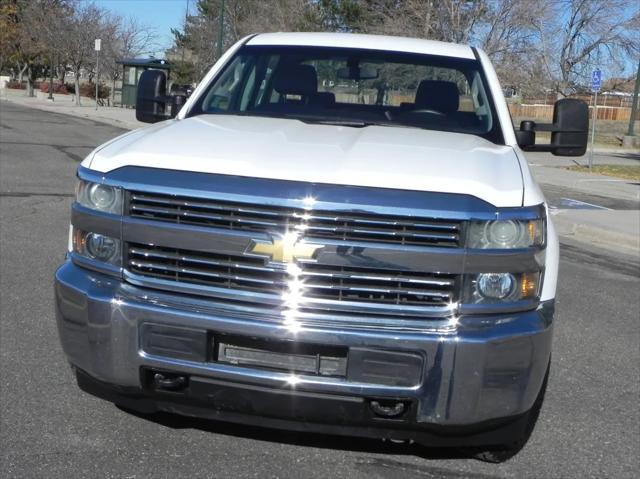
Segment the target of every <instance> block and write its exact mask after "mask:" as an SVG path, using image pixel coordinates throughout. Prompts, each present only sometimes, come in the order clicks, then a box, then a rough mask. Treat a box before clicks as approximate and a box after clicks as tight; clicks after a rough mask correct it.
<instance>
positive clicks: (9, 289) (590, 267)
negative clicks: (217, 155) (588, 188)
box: [0, 101, 640, 479]
mask: <svg viewBox="0 0 640 479" xmlns="http://www.w3.org/2000/svg"><path fill="white" fill-rule="evenodd" d="M121 132H122V130H119V129H117V128H115V127H113V126H108V125H104V124H101V123H96V122H93V121H90V120H87V119H80V118H76V117H72V116H66V115H59V114H55V113H50V112H43V111H38V110H33V109H28V108H24V107H21V106H18V105H15V104H12V103H8V102H4V101H0V245H1V247H0V477H11V478H13V477H24V478H39V477H46V478H93V477H96V478H97V477H100V478H102V477H118V478H143V477H154V478H165V477H166V478H170V477H189V478H200V477H232V478H236V477H238V478H250V477H259V478H270V477H281V478H298V477H300V478H335V477H353V478H360V477H362V478H405V477H420V478H445V479H446V478H457V479H459V478H467V477H469V478H481V479H488V478H589V477H593V478H605V477H606V478H625V477H628V478H634V477H637V474H638V470H640V462H639V459H638V455H637V452H638V451H639V450H640V411H639V404H638V397H639V394H640V387H639V385H640V384H639V383H640V381H639V377H638V364H640V350H639V347H638V344H640V332H639V327H640V325H639V323H638V318H639V317H640V287H639V286H640V275H639V264H638V258H637V257H634V256H626V255H621V254H618V253H617V252H615V251H613V250H605V249H600V248H596V247H586V246H585V245H584V244H573V243H570V242H569V243H567V242H565V241H564V239H563V247H562V252H561V265H560V279H559V285H558V300H557V316H556V323H555V333H554V334H555V335H554V346H553V364H552V369H551V376H550V382H549V389H548V393H547V396H546V401H545V404H544V406H543V410H542V413H541V416H540V419H539V422H538V425H537V427H536V429H535V431H534V433H533V436H532V438H531V440H530V442H529V444H528V445H527V446H526V448H525V449H524V450H523V451H522V452H521V453H520V454H519V455H518V456H516V457H515V458H513V459H512V460H510V461H508V462H506V463H504V464H499V465H492V464H486V463H481V462H478V461H476V460H473V459H469V458H467V457H465V456H464V455H462V454H461V453H459V452H457V451H452V450H439V449H426V448H422V447H419V446H415V445H412V446H407V445H394V444H388V443H382V442H381V441H374V440H362V439H354V438H339V437H332V436H324V435H314V434H294V433H287V432H282V431H274V430H269V429H261V428H257V427H245V426H238V425H228V424H223V423H218V422H213V421H202V420H194V419H186V418H180V417H176V416H171V415H159V416H154V417H152V418H145V417H138V416H135V415H132V414H129V413H127V412H125V411H122V410H120V409H118V408H116V407H115V406H113V405H111V404H109V403H107V402H104V401H101V400H99V399H96V398H93V397H91V396H88V395H86V394H84V393H82V392H81V391H80V390H79V389H78V388H77V386H76V385H75V382H74V379H73V376H72V374H71V371H70V369H69V367H68V365H67V362H66V360H65V358H64V356H63V354H62V351H61V348H60V345H59V341H58V337H57V331H56V326H55V318H54V305H53V288H52V278H53V273H54V271H55V269H56V267H57V266H58V265H60V264H61V263H62V261H63V259H64V251H65V250H66V246H67V237H68V222H69V206H70V204H71V202H72V198H73V190H74V174H75V169H76V168H77V166H78V162H79V161H80V160H81V159H82V158H83V157H84V156H85V155H86V154H87V153H88V152H89V151H90V150H91V149H92V148H93V147H95V146H97V145H98V144H100V143H102V142H104V141H106V140H108V139H110V138H112V137H114V136H116V135H117V134H119V133H121ZM572 191H573V190H570V191H569V192H568V193H567V194H564V193H566V192H563V191H560V192H559V196H558V198H559V199H561V197H564V196H567V197H571V194H572ZM583 199H584V198H583ZM618 199H619V198H618ZM627 211H633V210H627Z"/></svg>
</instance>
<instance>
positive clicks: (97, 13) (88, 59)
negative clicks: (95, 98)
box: [64, 4, 109, 105]
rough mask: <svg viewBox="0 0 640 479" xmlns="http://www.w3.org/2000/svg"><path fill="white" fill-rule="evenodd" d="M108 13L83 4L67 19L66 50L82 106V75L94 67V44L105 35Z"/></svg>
mask: <svg viewBox="0 0 640 479" xmlns="http://www.w3.org/2000/svg"><path fill="white" fill-rule="evenodd" d="M107 18H109V16H108V14H107V12H106V11H105V10H103V9H101V8H99V7H97V6H96V5H94V4H86V5H85V4H81V5H79V6H78V8H76V9H75V11H74V12H73V15H72V16H71V17H70V18H68V19H66V25H65V27H66V28H65V30H66V31H65V35H64V38H65V49H66V51H67V61H68V64H69V66H70V67H71V71H72V72H73V75H74V79H73V81H74V90H75V103H76V105H80V74H81V73H82V71H83V70H84V69H90V68H91V67H92V66H93V65H94V59H95V52H94V42H95V39H96V38H101V37H102V36H104V34H105V30H104V26H105V19H107Z"/></svg>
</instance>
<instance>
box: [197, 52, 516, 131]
mask: <svg viewBox="0 0 640 479" xmlns="http://www.w3.org/2000/svg"><path fill="white" fill-rule="evenodd" d="M196 114H232V115H250V116H269V117H275V118H289V119H297V120H300V121H304V122H308V123H321V124H337V125H343V126H352V127H366V126H369V125H384V126H399V127H411V128H424V129H429V130H439V131H451V132H459V133H470V134H474V135H479V136H482V137H483V138H486V139H488V140H490V141H492V142H494V143H503V139H502V134H501V131H500V128H499V125H498V121H497V117H496V114H495V108H494V106H493V102H492V99H491V97H490V95H489V89H488V88H487V87H486V80H485V78H484V74H483V72H482V69H481V66H480V63H479V62H478V61H477V60H470V59H460V58H452V57H443V56H433V55H420V54H405V53H398V52H387V51H372V50H355V49H346V48H324V47H290V46H244V47H243V48H242V49H240V51H239V52H238V53H237V54H236V56H235V57H234V58H233V59H232V60H231V61H230V62H229V63H228V64H227V65H226V66H225V68H224V70H223V71H222V72H221V73H220V74H219V75H218V76H217V78H216V79H215V80H214V81H213V83H212V84H211V85H209V87H208V88H207V90H206V91H205V92H204V93H203V94H202V95H201V96H200V98H199V99H198V101H197V102H196V105H195V106H194V107H193V109H192V110H191V112H190V114H189V115H190V116H192V115H196Z"/></svg>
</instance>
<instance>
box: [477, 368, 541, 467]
mask: <svg viewBox="0 0 640 479" xmlns="http://www.w3.org/2000/svg"><path fill="white" fill-rule="evenodd" d="M550 367H551V361H549V365H548V366H547V372H546V374H545V376H544V380H543V381H542V386H541V387H540V392H539V393H538V396H537V397H536V400H535V402H534V403H533V406H532V407H531V409H529V411H528V412H527V413H525V418H524V421H526V426H525V428H524V432H523V434H522V436H521V437H519V438H517V439H516V440H515V441H513V442H510V443H508V444H502V445H498V446H491V447H487V448H485V449H475V450H474V451H470V452H471V455H472V456H473V457H474V458H476V459H478V460H480V461H483V462H490V463H493V464H497V463H501V462H505V461H508V460H509V459H511V458H512V457H513V456H515V455H516V454H518V453H519V452H520V451H521V450H522V449H523V448H524V446H525V445H526V444H527V442H528V441H529V438H530V437H531V434H532V433H533V429H534V428H535V425H536V422H537V421H538V417H539V416H540V410H541V409H542V403H543V402H544V395H545V392H546V391H547V382H548V380H549V370H550Z"/></svg>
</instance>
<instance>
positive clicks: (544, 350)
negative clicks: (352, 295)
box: [55, 261, 553, 427]
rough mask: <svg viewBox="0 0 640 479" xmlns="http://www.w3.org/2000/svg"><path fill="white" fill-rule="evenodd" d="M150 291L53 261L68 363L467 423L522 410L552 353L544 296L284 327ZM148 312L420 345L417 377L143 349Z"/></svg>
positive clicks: (188, 322) (136, 378)
mask: <svg viewBox="0 0 640 479" xmlns="http://www.w3.org/2000/svg"><path fill="white" fill-rule="evenodd" d="M148 293H149V291H148V290H145V289H142V288H138V287H135V286H132V285H129V284H126V283H122V282H120V281H118V280H117V279H114V278H111V277H109V276H105V275H102V274H100V273H96V272H92V271H88V270H85V269H83V268H80V267H78V266H76V265H74V264H73V263H71V262H70V261H67V262H66V263H65V264H64V265H63V266H62V267H60V269H59V270H58V271H57V272H56V276H55V296H56V316H57V323H58V330H59V334H60V339H61V342H62V346H63V349H64V351H65V353H66V355H67V357H68V359H69V361H70V363H71V364H72V365H73V366H74V367H76V368H78V369H79V370H82V371H84V372H85V373H86V374H88V375H89V376H90V377H91V378H93V379H95V380H97V381H100V382H102V383H106V384H109V385H113V386H115V387H119V388H141V373H140V371H141V368H153V369H158V370H163V371H172V372H179V373H181V374H186V375H193V376H197V377H200V378H205V379H211V380H216V381H217V382H221V383H224V384H230V385H233V384H244V385H255V386H258V387H261V388H266V389H273V390H274V391H276V390H277V391H279V392H282V391H283V390H285V391H286V390H290V391H291V393H292V394H294V393H300V392H305V393H317V394H323V395H336V396H340V397H357V398H382V399H384V398H402V399H407V400H410V401H412V402H413V403H414V404H415V409H414V411H415V414H414V417H413V418H412V422H413V423H414V425H415V427H422V426H425V427H426V426H429V425H432V426H467V425H474V424H478V423H483V422H486V421H491V420H496V419H501V418H508V417H512V416H516V415H519V414H521V413H524V412H526V411H528V410H529V409H530V408H531V406H532V405H533V403H534V400H535V399H536V397H537V395H538V392H539V391H540V388H541V385H542V383H543V379H544V376H545V373H546V370H547V365H548V362H549V358H550V351H551V336H552V322H553V303H552V302H547V303H544V304H542V305H541V306H540V307H539V308H538V309H537V310H535V311H528V312H523V313H511V314H503V315H499V316H463V317H461V318H460V319H459V321H458V323H457V325H456V327H455V329H454V330H453V331H451V330H449V331H442V332H416V331H409V332H407V331H394V330H382V329H377V330H374V329H368V330H365V329H356V328H351V329H347V328H346V327H338V326H336V327H327V326H322V327H313V328H312V327H304V328H302V329H300V330H296V331H292V330H291V329H290V328H287V327H285V326H284V325H283V324H281V323H278V322H274V321H273V320H269V319H268V318H248V317H241V316H235V315H234V314H233V313H231V312H227V311H223V310H222V309H217V308H216V307H215V304H214V303H210V307H209V308H206V309H204V308H202V307H200V306H199V303H198V304H196V303H195V302H194V303H193V304H191V305H190V303H189V300H188V299H186V300H185V297H184V296H183V297H181V298H180V299H178V298H177V297H175V296H173V295H171V294H167V293H165V292H163V293H158V292H153V295H149V294H148ZM158 298H165V299H166V301H163V300H159V299H158ZM176 305H180V306H176ZM148 322H153V323H154V324H160V325H174V326H181V327H189V328H199V329H205V330H207V331H211V332H214V333H216V334H217V333H220V334H230V335H236V336H245V337H253V338H262V339H270V340H294V341H299V342H304V343H313V344H322V345H327V346H340V347H345V348H354V347H368V348H373V349H381V350H393V351H407V352H412V353H418V354H420V355H421V356H422V358H423V360H424V366H423V368H422V380H421V381H420V382H419V384H416V385H414V386H403V387H399V386H390V385H381V384H371V383H368V382H350V381H347V380H345V379H341V378H336V377H323V376H305V375H295V376H294V375H292V374H290V373H286V372H275V371H268V370H264V369H253V368H248V367H239V366H233V365H229V364H221V363H216V362H197V361H189V360H185V359H175V358H168V357H163V356H159V355H150V354H148V353H146V352H145V351H143V350H142V347H141V340H140V335H141V329H142V328H141V325H142V324H143V323H148Z"/></svg>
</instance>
